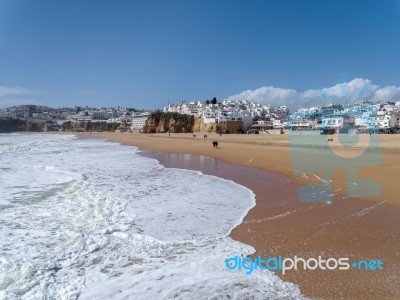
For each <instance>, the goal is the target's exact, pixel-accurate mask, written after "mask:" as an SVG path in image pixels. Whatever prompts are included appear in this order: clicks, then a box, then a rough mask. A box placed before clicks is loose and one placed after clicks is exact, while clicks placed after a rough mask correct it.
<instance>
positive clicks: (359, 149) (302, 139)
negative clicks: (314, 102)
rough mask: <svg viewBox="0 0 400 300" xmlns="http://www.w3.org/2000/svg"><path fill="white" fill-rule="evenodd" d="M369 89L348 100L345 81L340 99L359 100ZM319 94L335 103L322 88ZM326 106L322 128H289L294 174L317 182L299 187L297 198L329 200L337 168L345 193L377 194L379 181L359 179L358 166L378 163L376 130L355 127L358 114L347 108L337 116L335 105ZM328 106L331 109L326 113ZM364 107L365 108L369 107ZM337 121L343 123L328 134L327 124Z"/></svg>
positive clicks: (368, 87) (363, 166) (379, 151)
mask: <svg viewBox="0 0 400 300" xmlns="http://www.w3.org/2000/svg"><path fill="white" fill-rule="evenodd" d="M343 82H344V81H343ZM370 89H371V84H370V83H369V86H368V85H367V86H366V87H364V88H363V89H362V90H361V91H359V92H358V93H357V94H355V95H353V96H352V97H351V98H350V99H348V97H347V94H348V91H347V90H348V88H347V84H346V83H345V82H344V83H343V85H342V91H341V93H342V98H345V99H348V103H354V102H355V101H356V100H359V99H362V98H363V96H364V95H365V94H367V93H368V92H369V91H370ZM320 95H321V96H322V97H324V98H325V99H327V100H328V101H327V102H330V103H335V99H331V96H329V95H328V94H327V93H326V92H325V91H324V90H321V91H320ZM325 109H326V110H327V114H326V115H325V118H326V119H327V120H326V121H327V123H328V125H327V126H326V127H325V128H324V127H323V125H320V127H319V128H320V130H321V131H320V130H296V128H295V127H292V128H291V129H289V130H288V138H289V145H290V154H291V161H292V170H293V172H294V173H295V175H299V176H304V177H309V178H314V179H318V184H309V185H305V186H303V187H302V188H300V190H299V192H298V199H299V201H302V202H332V199H333V196H334V193H335V192H334V191H333V188H332V183H333V181H332V177H333V173H334V172H336V171H346V173H347V174H346V175H347V179H346V194H347V196H348V197H376V196H380V194H381V187H380V185H379V183H377V182H376V181H373V180H370V179H367V178H360V177H359V175H358V174H359V171H360V169H361V168H365V167H371V166H379V165H380V164H381V162H382V155H381V147H380V143H379V130H378V129H371V128H368V129H366V130H364V131H361V130H359V129H357V128H355V123H354V120H355V117H356V114H357V113H355V112H354V111H351V110H348V111H347V112H346V113H345V114H343V113H342V114H341V115H340V113H338V112H335V107H331V109H330V108H329V107H327V108H325ZM329 109H330V110H331V111H329V112H328V110H329ZM366 109H367V110H368V107H367V108H366ZM358 114H360V112H358ZM358 116H359V115H358ZM322 118H323V117H322ZM329 118H331V120H330V119H329ZM335 118H336V120H335ZM339 120H340V122H342V124H341V125H342V126H340V128H339V127H336V128H335V131H336V133H337V134H335V135H334V136H332V135H328V133H332V128H333V127H329V126H330V125H331V124H334V123H335V122H336V121H337V122H339ZM329 121H332V123H329ZM293 122H297V121H293ZM297 129H298V128H297ZM324 130H325V132H324ZM324 133H325V134H324ZM323 150H326V151H323ZM349 150H350V151H349Z"/></svg>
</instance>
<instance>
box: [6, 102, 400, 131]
mask: <svg viewBox="0 0 400 300" xmlns="http://www.w3.org/2000/svg"><path fill="white" fill-rule="evenodd" d="M157 112H158V113H159V114H160V113H161V115H159V117H158V120H156V121H154V118H153V117H154V114H155V113H156V111H150V110H149V111H144V110H137V109H133V108H122V107H117V108H112V107H110V108H90V107H74V108H66V107H63V108H50V107H46V106H37V105H21V106H15V107H9V108H5V109H1V110H0V120H1V121H2V124H3V126H2V127H0V130H2V131H3V132H5V131H7V130H6V129H5V127H4V122H6V121H7V120H8V121H14V123H15V122H19V124H20V129H21V130H23V129H25V130H28V131H29V130H37V131H51V130H54V131H57V130H67V131H121V132H138V133H142V132H145V133H153V132H174V131H176V128H177V127H179V126H172V125H174V123H175V125H177V124H176V120H175V119H177V116H178V115H184V116H192V119H191V120H192V121H190V122H193V124H195V123H196V124H197V125H198V126H197V127H196V128H197V129H195V130H194V129H192V128H191V127H190V126H189V127H187V128H185V129H183V130H184V131H185V132H191V131H192V130H193V131H197V132H199V131H200V132H201V131H205V132H210V131H216V132H220V133H262V132H265V131H268V130H273V129H278V130H282V131H283V130H284V129H290V130H321V132H325V133H328V132H330V131H340V130H344V129H345V128H356V129H357V130H358V131H360V132H365V131H377V132H380V133H397V132H398V131H399V129H400V101H376V102H370V101H356V102H354V103H352V104H348V105H343V104H330V105H326V106H315V107H309V108H301V109H298V110H296V111H293V112H292V111H290V109H289V108H288V107H287V106H279V107H273V106H272V105H270V104H261V103H256V102H251V101H247V100H241V101H237V100H236V101H232V100H224V101H221V102H218V101H217V99H216V98H213V99H212V100H205V101H193V102H188V101H180V102H177V103H174V104H168V105H167V106H166V107H164V108H163V110H162V111H161V110H158V111H157ZM163 114H164V115H165V118H164V117H163ZM167 119H168V122H169V124H164V125H165V126H164V125H163V124H162V125H160V124H159V122H160V120H161V121H162V120H167ZM180 119H182V118H180ZM150 121H151V122H150ZM171 122H172V123H171ZM185 122H187V121H185ZM107 124H112V125H107ZM171 124H172V125H171ZM146 125H147V126H146ZM193 126H194V125H193ZM2 128H3V129H2ZM160 128H161V129H160ZM171 128H172V129H171ZM171 130H172V131H171ZM178 132H180V130H178Z"/></svg>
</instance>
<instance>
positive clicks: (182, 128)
mask: <svg viewBox="0 0 400 300" xmlns="http://www.w3.org/2000/svg"><path fill="white" fill-rule="evenodd" d="M215 128H216V126H215V123H207V124H206V123H204V122H203V119H202V118H200V117H194V116H190V115H181V114H177V113H162V112H156V113H152V114H151V115H150V116H149V118H148V119H147V121H146V125H145V126H144V128H143V132H144V133H188V132H215Z"/></svg>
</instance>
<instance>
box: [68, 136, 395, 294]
mask: <svg viewBox="0 0 400 300" xmlns="http://www.w3.org/2000/svg"><path fill="white" fill-rule="evenodd" d="M75 135H76V136H78V137H80V136H82V135H79V134H75ZM83 136H84V137H100V138H103V139H107V140H111V141H115V142H119V143H121V144H125V145H133V146H136V147H138V148H139V149H140V150H141V155H142V153H143V154H144V156H147V157H152V158H155V159H157V160H159V161H160V163H161V164H162V165H164V166H165V167H176V168H186V169H192V170H197V171H201V172H203V173H204V174H209V175H215V176H218V177H221V178H224V179H228V180H232V181H234V182H236V183H238V184H241V185H243V186H245V187H247V188H249V189H251V190H252V191H253V192H254V193H255V195H256V206H255V207H254V208H252V209H251V210H250V211H249V212H248V214H247V215H246V217H245V218H244V221H243V223H242V224H240V225H239V226H238V227H236V228H235V229H234V230H233V231H232V233H231V235H230V236H231V237H232V238H233V239H235V240H239V241H241V242H243V243H245V244H249V245H252V246H253V247H254V248H255V249H256V251H257V252H256V254H255V256H258V255H261V256H263V257H272V256H276V255H282V256H283V257H294V256H295V255H297V256H299V257H305V258H308V257H317V256H318V255H323V256H325V257H349V258H350V259H352V258H354V259H361V258H365V259H381V260H383V261H384V262H385V263H386V265H387V266H388V267H387V268H385V270H384V271H382V272H381V273H378V272H375V273H374V272H368V271H364V272H360V271H357V270H349V271H346V272H343V271H330V272H329V273H328V272H326V271H325V272H324V271H317V270H316V271H303V270H301V271H297V272H296V271H293V272H290V273H287V274H285V275H282V274H280V272H276V274H277V275H278V276H279V277H280V278H281V279H282V280H284V281H289V282H293V283H295V284H298V285H299V286H300V289H301V292H302V293H303V294H304V295H306V296H308V297H312V298H322V299H337V298H353V299H373V298H377V297H379V298H386V299H395V298H398V297H399V296H400V288H398V286H399V284H400V282H399V277H400V276H399V273H398V271H397V270H396V269H397V268H396V266H399V265H400V264H399V262H400V259H399V256H400V254H399V253H396V251H393V250H395V249H398V248H399V247H400V234H399V233H398V232H396V228H399V226H400V220H398V219H399V218H398V216H400V207H399V205H398V203H396V201H387V200H383V201H377V200H376V199H372V200H371V199H361V200H360V199H357V198H356V199H354V198H353V199H348V198H344V197H339V196H338V195H337V196H335V200H334V202H333V203H332V204H325V203H301V202H299V201H297V189H298V187H299V186H300V185H301V184H302V183H303V182H304V181H302V180H304V179H301V178H300V180H299V179H298V178H295V176H294V175H293V174H291V176H290V172H288V169H289V168H287V169H284V166H280V164H278V166H280V168H278V167H277V166H274V167H272V168H270V169H271V170H265V164H261V165H260V164H259V161H255V162H254V160H255V159H257V157H256V155H253V156H254V158H253V160H248V161H247V163H246V161H245V159H247V157H241V155H240V154H241V153H242V152H241V151H236V152H238V153H236V155H234V157H233V158H235V159H236V160H237V161H238V162H239V163H236V164H235V163H232V162H231V161H229V160H232V157H225V159H223V157H221V153H225V152H228V151H229V149H230V148H229V147H232V144H234V143H232V142H231V143H229V144H227V145H225V142H223V143H220V144H221V149H218V150H216V149H210V148H211V145H209V144H210V142H211V141H208V142H207V141H197V142H199V143H198V144H200V145H201V144H204V145H206V147H207V146H208V147H207V149H206V147H196V148H197V149H192V148H193V145H194V143H193V142H192V144H190V145H188V144H189V143H188V140H189V138H187V137H183V138H175V137H174V138H171V139H169V138H166V137H159V136H150V137H149V136H146V135H144V136H140V135H139V136H137V135H132V134H118V133H97V134H90V135H89V134H84V135H83ZM213 136H214V135H212V137H213ZM215 136H216V135H215ZM198 140H200V139H198ZM218 140H221V139H220V138H219V137H218ZM206 142H207V143H206ZM227 143H228V142H227ZM191 146H192V148H191ZM196 146H197V145H196ZM201 146H202V145H201ZM234 146H236V147H238V148H240V147H242V148H243V147H244V148H245V149H244V150H247V151H248V150H249V148H254V147H258V148H259V147H263V146H265V145H259V144H255V146H254V145H252V146H249V144H245V143H244V142H236V143H235V145H234ZM199 148H200V149H199ZM282 148H283V147H282ZM275 149H276V148H275V147H273V149H268V150H269V151H271V150H272V151H274V150H275ZM143 150H144V151H143ZM149 150H150V151H149ZM210 150H211V151H213V150H215V151H214V152H211V153H210ZM224 150H225V151H224ZM242 150H243V149H242ZM252 150H254V149H252ZM258 150H260V149H258ZM264 150H265V149H262V152H264ZM283 150H285V149H283ZM283 150H281V152H282V151H283ZM154 151H157V152H154ZM187 152H189V153H188V154H194V156H193V155H192V156H191V158H188V157H186V158H185V159H183V158H182V157H185V155H186V156H187V154H184V153H187ZM191 152H195V153H191ZM267 152H268V151H267ZM286 152H288V149H286ZM209 154H211V155H209ZM217 154H218V155H217ZM225 154H226V153H225ZM228 154H230V153H228ZM253 154H255V153H253ZM263 154H264V156H265V154H267V153H263ZM285 154H286V155H287V153H280V154H279V156H284V155H285ZM196 155H203V156H204V157H205V158H203V160H204V159H205V160H208V163H204V162H203V163H202V164H200V163H199V162H197V163H196V160H198V159H194V157H195V156H196ZM179 157H180V158H179ZM199 157H201V156H199ZM286 158H287V157H286ZM210 160H214V163H210ZM219 160H220V161H222V162H223V163H227V164H228V165H229V164H230V165H232V166H233V167H232V168H233V169H235V168H236V169H235V170H236V171H232V172H228V173H225V174H222V173H218V170H213V166H214V167H215V165H216V164H218V163H215V162H218V161H219ZM268 161H269V162H270V161H271V160H268ZM289 161H290V159H289ZM256 163H258V165H255V164H256ZM280 163H281V164H282V165H283V164H284V163H283V162H282V161H280ZM233 169H232V170H233ZM282 169H283V170H282ZM238 170H240V171H238ZM276 170H278V171H279V172H276ZM267 172H269V173H267ZM271 172H272V173H271ZM273 173H280V175H277V174H273ZM282 173H288V174H289V175H288V176H286V175H285V174H282ZM271 174H272V175H271ZM263 176H266V177H263ZM268 176H269V178H268ZM285 176H286V177H285ZM274 178H275V179H274ZM276 178H279V180H278V181H276ZM266 183H267V184H266ZM382 196H384V194H383V195H382ZM282 199H284V200H283V201H282ZM365 200H367V201H365ZM393 200H397V199H393ZM371 201H372V203H371ZM393 252H394V253H393ZM390 278H391V279H390ZM389 279H390V280H389Z"/></svg>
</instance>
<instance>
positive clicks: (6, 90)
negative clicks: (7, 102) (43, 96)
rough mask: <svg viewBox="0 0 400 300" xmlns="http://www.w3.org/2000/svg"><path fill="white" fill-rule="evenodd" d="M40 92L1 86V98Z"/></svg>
mask: <svg viewBox="0 0 400 300" xmlns="http://www.w3.org/2000/svg"><path fill="white" fill-rule="evenodd" d="M38 93H40V91H38V90H32V89H27V88H23V87H9V86H0V97H4V96H22V95H33V94H38Z"/></svg>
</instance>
